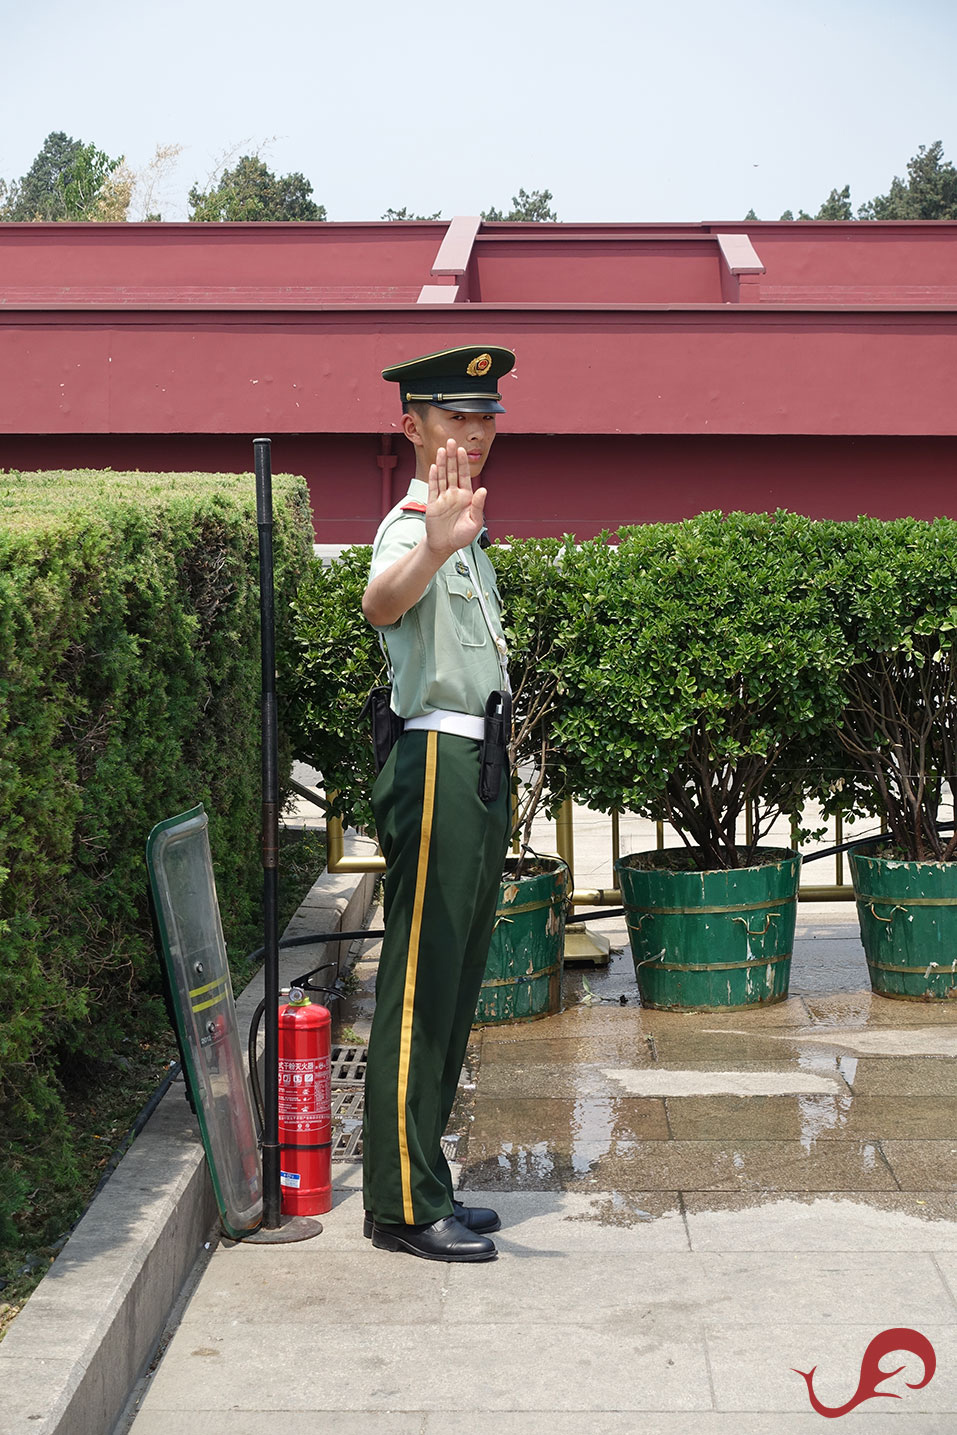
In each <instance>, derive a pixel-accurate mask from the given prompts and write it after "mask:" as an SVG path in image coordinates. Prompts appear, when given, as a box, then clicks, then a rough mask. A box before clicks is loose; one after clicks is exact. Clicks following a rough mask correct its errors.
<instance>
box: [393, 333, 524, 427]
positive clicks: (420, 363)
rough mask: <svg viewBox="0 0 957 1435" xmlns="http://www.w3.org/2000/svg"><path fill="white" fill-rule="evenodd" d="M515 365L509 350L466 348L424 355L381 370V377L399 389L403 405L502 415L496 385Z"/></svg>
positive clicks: (483, 347) (513, 357)
mask: <svg viewBox="0 0 957 1435" xmlns="http://www.w3.org/2000/svg"><path fill="white" fill-rule="evenodd" d="M514 363H515V355H514V354H513V353H512V351H511V349H499V348H495V347H494V346H492V345H484V344H467V345H465V346H464V347H462V348H459V349H444V350H443V351H442V352H441V353H439V354H424V355H423V356H422V357H421V358H420V359H407V360H406V361H405V363H404V364H392V365H391V366H390V367H389V368H388V369H383V370H382V377H383V378H384V379H386V380H387V381H388V382H389V383H397V384H398V385H399V395H400V397H401V399H402V402H403V403H404V404H409V403H422V404H434V405H435V407H436V408H437V409H455V410H457V411H458V412H459V413H468V414H503V413H504V412H505V410H504V408H503V407H502V405H501V402H500V400H501V397H502V395H501V394H500V393H499V392H498V381H499V379H500V378H501V377H502V375H503V374H507V373H508V371H509V369H511V368H512V366H513V364H514Z"/></svg>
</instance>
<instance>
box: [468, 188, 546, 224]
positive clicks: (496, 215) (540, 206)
mask: <svg viewBox="0 0 957 1435" xmlns="http://www.w3.org/2000/svg"><path fill="white" fill-rule="evenodd" d="M552 199H553V195H552V192H551V190H550V189H533V190H532V192H531V194H529V193H528V192H527V191H526V190H524V189H520V190H519V191H518V194H513V195H512V208H511V209H510V210H509V212H508V214H503V213H502V211H501V210H500V209H489V210H485V211H483V213H482V218H483V219H485V220H501V219H521V220H535V221H537V222H538V223H548V222H549V221H551V222H553V223H554V221H556V220H557V219H558V215H557V214H556V213H555V211H554V210H553V209H550V208H549V206H550V204H551V202H552Z"/></svg>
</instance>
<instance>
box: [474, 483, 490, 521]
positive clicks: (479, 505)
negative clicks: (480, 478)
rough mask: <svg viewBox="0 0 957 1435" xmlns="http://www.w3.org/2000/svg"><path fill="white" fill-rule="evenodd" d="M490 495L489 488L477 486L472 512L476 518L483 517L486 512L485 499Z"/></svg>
mask: <svg viewBox="0 0 957 1435" xmlns="http://www.w3.org/2000/svg"><path fill="white" fill-rule="evenodd" d="M487 497H488V489H487V488H477V489H476V490H475V492H474V493H473V494H472V512H473V513H474V514H475V516H476V518H481V517H482V515H483V514H484V513H485V500H486V498H487Z"/></svg>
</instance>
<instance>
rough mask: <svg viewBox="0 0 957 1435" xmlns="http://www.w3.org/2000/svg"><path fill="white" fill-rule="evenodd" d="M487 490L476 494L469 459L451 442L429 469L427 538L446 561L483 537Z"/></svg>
mask: <svg viewBox="0 0 957 1435" xmlns="http://www.w3.org/2000/svg"><path fill="white" fill-rule="evenodd" d="M486 493H487V490H486V489H484V488H477V489H476V490H475V492H474V493H473V492H472V477H471V473H470V471H469V456H468V454H467V452H466V451H465V449H464V448H462V447H461V446H460V445H458V444H456V442H455V439H452V438H450V439H449V441H448V443H447V444H445V445H443V447H442V448H440V449H439V450H438V452H437V453H436V455H435V462H434V463H433V464H432V466H431V468H430V469H429V498H428V503H427V505H426V510H425V538H426V543H427V544H428V546H429V548H430V549H431V550H432V551H433V552H434V553H436V554H441V555H443V559H444V558H445V557H448V556H449V555H450V554H452V553H455V552H457V551H458V549H460V548H467V547H468V545H469V544H470V543H472V542H474V540H475V539H476V538H477V537H478V536H479V534H480V533H481V531H482V523H483V519H484V513H485V499H486Z"/></svg>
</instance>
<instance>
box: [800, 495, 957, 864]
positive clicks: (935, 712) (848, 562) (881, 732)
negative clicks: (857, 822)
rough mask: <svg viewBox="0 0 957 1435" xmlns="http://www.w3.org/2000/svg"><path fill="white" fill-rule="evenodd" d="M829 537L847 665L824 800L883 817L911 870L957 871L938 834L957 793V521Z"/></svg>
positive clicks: (838, 531) (896, 523) (865, 528)
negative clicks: (920, 866) (921, 865)
mask: <svg viewBox="0 0 957 1435" xmlns="http://www.w3.org/2000/svg"><path fill="white" fill-rule="evenodd" d="M821 527H822V529H824V528H826V529H827V532H826V541H827V544H828V547H829V562H828V572H827V575H826V583H827V588H828V590H829V592H830V594H831V597H832V602H833V606H834V609H835V614H836V618H837V621H838V623H839V626H840V628H841V631H842V635H843V639H844V642H845V644H846V647H847V650H848V653H849V658H850V661H849V662H848V663H847V666H846V668H845V669H844V671H843V672H842V674H841V686H842V691H843V713H842V717H841V722H840V724H838V725H836V726H835V727H834V729H833V733H832V736H833V739H834V746H833V749H832V751H831V761H830V769H827V768H825V770H824V771H822V773H821V774H820V777H819V780H818V783H817V786H816V795H817V796H818V797H819V798H820V799H821V801H822V802H823V804H824V806H825V809H826V810H827V811H838V810H844V809H846V808H848V807H850V808H853V809H854V810H857V811H861V812H870V813H876V814H880V816H881V817H882V818H883V819H884V821H885V823H886V826H887V829H888V832H889V834H890V838H891V840H892V842H893V844H894V846H895V848H896V850H897V851H898V852H899V853H900V855H902V856H903V857H905V858H906V859H908V860H910V861H914V862H920V861H927V860H937V861H953V860H955V859H957V836H955V835H954V834H953V833H942V832H941V831H940V830H939V826H938V824H939V822H940V820H941V804H942V801H944V800H945V799H949V801H951V802H952V801H953V793H954V792H955V790H957V522H954V521H953V520H951V519H937V520H936V521H934V522H931V523H927V522H921V521H919V520H917V519H911V518H902V519H895V520H893V521H892V522H882V521H881V520H879V519H873V518H864V519H859V520H858V521H857V522H856V523H842V524H831V525H821ZM848 769H849V770H848ZM948 789H949V794H948Z"/></svg>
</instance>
